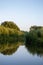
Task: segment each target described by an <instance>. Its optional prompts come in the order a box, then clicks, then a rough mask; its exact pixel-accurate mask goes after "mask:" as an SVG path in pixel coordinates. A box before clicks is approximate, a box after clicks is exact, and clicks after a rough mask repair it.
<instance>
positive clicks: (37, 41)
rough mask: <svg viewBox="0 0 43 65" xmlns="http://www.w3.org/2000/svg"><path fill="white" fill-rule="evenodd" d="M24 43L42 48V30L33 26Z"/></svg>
mask: <svg viewBox="0 0 43 65" xmlns="http://www.w3.org/2000/svg"><path fill="white" fill-rule="evenodd" d="M26 43H28V44H32V45H38V46H43V28H42V27H35V28H34V26H33V27H32V28H31V29H30V31H29V33H28V34H27V35H26Z"/></svg>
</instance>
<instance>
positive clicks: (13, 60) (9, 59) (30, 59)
mask: <svg viewBox="0 0 43 65" xmlns="http://www.w3.org/2000/svg"><path fill="white" fill-rule="evenodd" d="M13 46H14V45H12V47H11V46H10V45H7V47H8V49H7V47H6V46H3V47H2V48H1V50H0V52H1V53H0V65H43V54H41V53H39V54H37V53H35V54H34V53H32V52H30V50H27V48H26V46H25V45H20V46H19V47H18V45H16V47H17V48H16V47H15V48H13ZM4 47H5V49H6V51H7V52H6V51H5V49H4ZM9 47H10V49H11V50H9ZM12 48H13V49H16V50H14V51H13V52H12V50H13V49H12ZM2 49H3V51H2ZM8 50H9V52H11V54H10V53H9V52H8ZM42 50H43V49H42Z"/></svg>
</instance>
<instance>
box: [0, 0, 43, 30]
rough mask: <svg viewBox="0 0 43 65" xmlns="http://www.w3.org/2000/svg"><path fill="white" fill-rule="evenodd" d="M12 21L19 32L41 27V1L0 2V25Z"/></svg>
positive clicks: (42, 23) (42, 22) (10, 0)
mask: <svg viewBox="0 0 43 65" xmlns="http://www.w3.org/2000/svg"><path fill="white" fill-rule="evenodd" d="M4 21H14V23H16V24H17V25H18V27H19V28H20V29H21V30H24V31H28V30H29V28H30V27H31V26H33V25H37V26H43V0H0V23H2V22H4Z"/></svg>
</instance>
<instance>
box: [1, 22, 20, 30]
mask: <svg viewBox="0 0 43 65" xmlns="http://www.w3.org/2000/svg"><path fill="white" fill-rule="evenodd" d="M1 25H2V26H4V27H8V28H12V29H16V30H19V31H20V29H19V27H18V26H17V25H16V24H15V23H14V22H13V21H4V22H3V23H2V24H1Z"/></svg>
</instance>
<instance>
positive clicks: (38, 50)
mask: <svg viewBox="0 0 43 65" xmlns="http://www.w3.org/2000/svg"><path fill="white" fill-rule="evenodd" d="M25 46H26V48H27V50H28V51H29V52H30V53H32V54H33V55H35V54H37V55H38V56H40V57H41V56H43V47H41V46H40V47H39V46H36V45H28V44H26V45H25Z"/></svg>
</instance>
